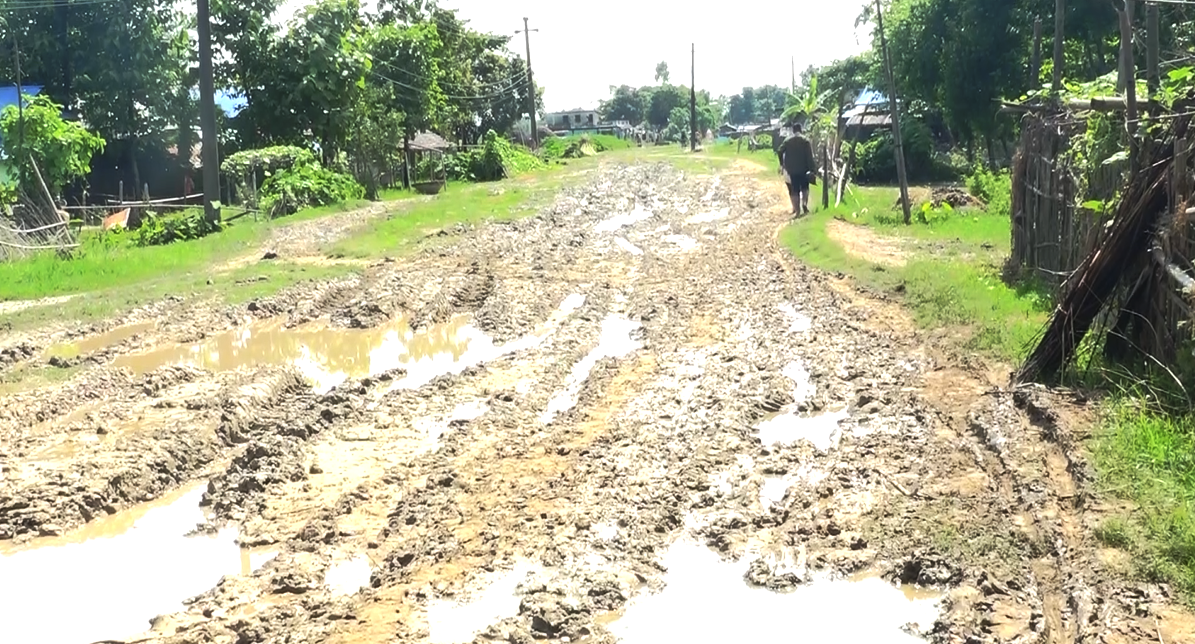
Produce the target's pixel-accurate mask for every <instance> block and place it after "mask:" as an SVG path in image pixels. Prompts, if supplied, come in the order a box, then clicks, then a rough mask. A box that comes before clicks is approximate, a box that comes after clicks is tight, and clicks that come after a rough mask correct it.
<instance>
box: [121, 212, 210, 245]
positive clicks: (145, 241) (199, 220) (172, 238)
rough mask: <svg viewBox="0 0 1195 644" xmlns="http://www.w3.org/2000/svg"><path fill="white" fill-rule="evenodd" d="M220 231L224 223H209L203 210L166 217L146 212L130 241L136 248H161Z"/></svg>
mask: <svg viewBox="0 0 1195 644" xmlns="http://www.w3.org/2000/svg"><path fill="white" fill-rule="evenodd" d="M116 230H117V231H119V230H120V229H119V228H118V229H116ZM222 230H224V222H223V221H210V220H209V219H208V218H207V217H206V216H205V215H204V212H203V210H198V209H191V210H185V211H183V212H182V213H179V214H175V215H167V216H161V215H159V214H157V213H155V212H152V211H147V212H146V213H145V216H144V217H142V218H141V226H140V227H138V228H137V230H135V231H133V233H132V240H133V243H134V244H136V245H138V246H163V245H165V244H172V243H174V242H176V241H190V240H192V239H199V238H201V237H207V236H208V235H210V234H212V233H218V232H220V231H222ZM120 235H122V233H119V232H116V233H115V234H113V239H116V238H118V236H120ZM105 236H107V234H106V235H105Z"/></svg>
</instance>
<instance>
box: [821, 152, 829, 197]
mask: <svg viewBox="0 0 1195 644" xmlns="http://www.w3.org/2000/svg"><path fill="white" fill-rule="evenodd" d="M829 150H830V149H829V146H828V145H826V143H825V142H824V141H823V142H822V209H823V210H825V209H827V208H829V207H830V151H829Z"/></svg>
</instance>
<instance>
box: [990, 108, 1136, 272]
mask: <svg viewBox="0 0 1195 644" xmlns="http://www.w3.org/2000/svg"><path fill="white" fill-rule="evenodd" d="M1083 127H1084V126H1083V124H1082V122H1078V123H1076V122H1075V120H1074V119H1073V118H1070V117H1069V115H1065V114H1063V115H1058V116H1044V117H1043V116H1039V115H1028V116H1026V117H1025V118H1024V120H1023V122H1022V128H1021V141H1020V144H1019V145H1018V147H1017V154H1016V156H1015V157H1014V159H1013V168H1012V191H1013V194H1012V213H1011V216H1012V222H1011V223H1012V226H1011V228H1012V251H1011V253H1010V255H1009V259H1008V264H1007V266H1006V270H1007V271H1008V272H1009V273H1011V274H1019V275H1024V274H1026V273H1028V274H1032V275H1033V276H1035V277H1036V278H1038V279H1040V280H1042V281H1044V282H1046V283H1048V284H1052V285H1055V286H1059V285H1061V284H1063V283H1064V282H1065V281H1066V280H1067V279H1068V278H1069V277H1070V275H1071V274H1072V273H1073V272H1074V270H1075V269H1076V268H1077V267H1078V266H1079V265H1080V264H1081V263H1082V261H1083V259H1084V258H1085V257H1087V255H1088V254H1089V253H1090V252H1091V250H1092V249H1093V248H1094V247H1095V246H1096V244H1098V243H1099V240H1100V237H1101V234H1102V233H1103V231H1104V230H1105V226H1106V224H1107V222H1108V218H1107V216H1106V215H1105V214H1104V213H1103V212H1100V211H1095V210H1092V209H1088V208H1084V207H1082V205H1081V204H1082V203H1085V202H1089V201H1105V200H1108V199H1111V198H1113V197H1114V196H1115V195H1116V192H1117V190H1118V189H1119V188H1120V187H1121V185H1122V183H1123V180H1124V170H1125V166H1124V164H1122V163H1115V164H1111V165H1100V166H1098V167H1095V168H1091V169H1084V168H1076V167H1074V164H1073V163H1072V162H1071V161H1070V159H1069V157H1068V156H1067V152H1068V151H1069V149H1070V142H1071V140H1072V139H1073V138H1074V137H1077V136H1082V135H1083ZM1080 179H1085V180H1080ZM1079 190H1082V191H1083V194H1081V195H1080V194H1076V193H1077V192H1078V191H1079Z"/></svg>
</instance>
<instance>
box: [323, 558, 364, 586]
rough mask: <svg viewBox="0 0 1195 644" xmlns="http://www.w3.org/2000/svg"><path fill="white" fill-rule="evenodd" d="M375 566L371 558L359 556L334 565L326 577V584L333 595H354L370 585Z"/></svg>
mask: <svg viewBox="0 0 1195 644" xmlns="http://www.w3.org/2000/svg"><path fill="white" fill-rule="evenodd" d="M372 573H373V564H372V563H370V561H369V557H366V556H365V555H357V556H355V557H352V558H351V559H345V560H343V561H338V562H335V563H333V564H332V566H331V567H330V568H328V572H327V573H325V575H324V584H325V585H327V586H328V588H330V589H332V594H333V595H352V594H354V593H356V592H357V591H358V590H361V589H362V588H364V587H366V586H368V585H369V575H370V574H372Z"/></svg>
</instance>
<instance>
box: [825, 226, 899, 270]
mask: <svg viewBox="0 0 1195 644" xmlns="http://www.w3.org/2000/svg"><path fill="white" fill-rule="evenodd" d="M826 233H827V234H829V235H830V239H832V240H834V241H835V242H837V243H838V244H840V245H841V246H842V247H843V249H844V250H846V252H847V253H849V254H851V255H854V256H855V257H858V258H860V259H864V260H867V261H869V262H871V263H873V264H879V265H881V266H904V264H905V253H904V251H903V250H901V248H900V244H899V243H898V242H897V241H895V240H893V239H890V238H887V237H882V236H880V235H877V234H876V233H875V231H873V230H871V229H870V228H868V227H866V226H857V225H855V224H850V223H847V222H845V221H842V220H839V219H835V220H833V221H830V222H829V223H828V224H827V225H826Z"/></svg>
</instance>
